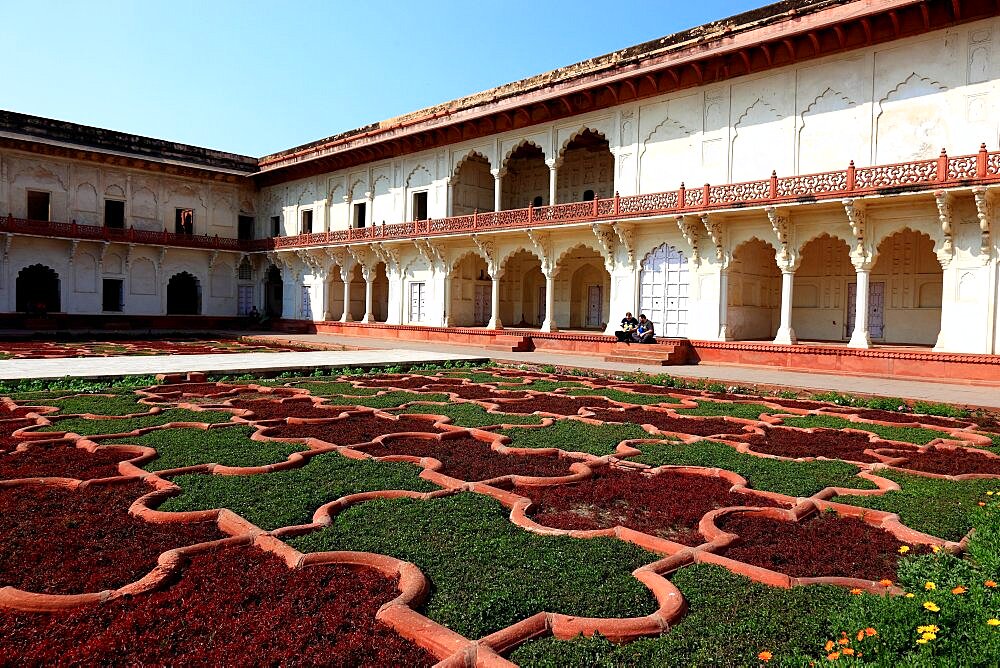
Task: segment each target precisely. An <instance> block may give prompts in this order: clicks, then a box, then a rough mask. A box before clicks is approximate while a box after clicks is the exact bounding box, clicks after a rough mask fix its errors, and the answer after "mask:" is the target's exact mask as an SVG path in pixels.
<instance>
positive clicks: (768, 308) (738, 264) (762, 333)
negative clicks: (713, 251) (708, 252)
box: [726, 237, 781, 341]
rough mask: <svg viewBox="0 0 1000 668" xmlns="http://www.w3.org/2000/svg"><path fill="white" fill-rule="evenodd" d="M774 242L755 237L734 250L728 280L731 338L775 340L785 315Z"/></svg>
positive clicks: (727, 319) (728, 322) (728, 324)
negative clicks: (780, 321)
mask: <svg viewBox="0 0 1000 668" xmlns="http://www.w3.org/2000/svg"><path fill="white" fill-rule="evenodd" d="M775 252H776V251H775V248H774V246H773V245H772V244H770V243H768V242H766V241H762V240H760V239H758V238H757V237H753V238H752V239H749V240H747V241H744V242H743V243H741V244H740V245H739V246H737V247H736V250H734V251H733V258H732V260H731V261H730V263H729V273H728V277H727V280H728V281H729V283H728V288H727V293H728V298H729V299H728V304H727V306H726V325H727V335H728V337H729V338H731V339H734V340H738V341H757V340H761V341H765V340H766V341H773V340H774V337H775V335H776V334H777V332H778V324H779V320H780V317H781V272H780V271H779V270H778V265H777V263H776V262H775V261H774V256H775Z"/></svg>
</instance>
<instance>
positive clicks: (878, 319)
mask: <svg viewBox="0 0 1000 668" xmlns="http://www.w3.org/2000/svg"><path fill="white" fill-rule="evenodd" d="M943 288H944V271H943V270H942V268H941V264H940V262H938V258H937V255H936V254H935V252H934V241H933V240H932V239H931V238H930V236H928V235H927V234H926V233H923V232H918V231H915V230H913V229H911V228H909V227H906V228H904V229H902V230H899V231H897V232H894V233H892V234H890V235H889V236H887V237H885V238H884V239H882V241H881V242H880V243H879V245H878V253H877V255H876V257H875V263H874V264H873V265H872V271H871V279H870V283H869V290H868V295H869V296H868V305H869V309H868V314H869V315H868V320H869V323H868V329H869V336H870V337H871V339H872V340H873V341H876V342H877V341H880V340H881V341H882V342H884V343H900V344H911V345H912V344H916V345H934V344H935V343H936V342H937V339H938V334H939V333H940V331H941V302H942V292H943ZM849 301H850V300H849ZM853 322H854V317H853V315H852V316H851V317H850V324H851V325H853Z"/></svg>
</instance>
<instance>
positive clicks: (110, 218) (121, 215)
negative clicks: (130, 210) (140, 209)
mask: <svg viewBox="0 0 1000 668" xmlns="http://www.w3.org/2000/svg"><path fill="white" fill-rule="evenodd" d="M104 227H110V228H112V229H115V230H124V229H125V202H123V201H121V200H118V199H106V200H104Z"/></svg>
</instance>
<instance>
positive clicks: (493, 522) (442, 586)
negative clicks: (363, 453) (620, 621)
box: [289, 493, 657, 638]
mask: <svg viewBox="0 0 1000 668" xmlns="http://www.w3.org/2000/svg"><path fill="white" fill-rule="evenodd" d="M508 514H509V511H508V510H507V509H506V508H504V507H503V506H502V505H500V503H498V502H497V501H495V500H493V499H491V498H489V497H486V496H482V495H478V494H471V493H462V494H456V495H453V496H448V497H444V498H437V499H432V500H430V501H416V500H413V499H393V500H376V501H369V502H366V503H362V504H359V505H357V506H353V507H351V508H348V509H347V510H345V511H344V512H343V513H340V514H339V515H337V517H336V519H335V521H334V523H333V524H332V525H331V526H329V527H327V528H325V529H323V530H322V531H319V532H316V533H313V534H307V535H305V536H301V537H299V538H295V539H292V540H291V541H289V542H290V543H291V544H292V546H293V547H295V548H297V549H299V550H302V551H304V552H319V551H325V550H360V551H364V552H375V553H378V554H387V555H390V556H393V557H397V558H399V559H403V560H405V561H410V562H412V563H414V564H416V565H417V567H419V568H420V570H421V571H423V573H424V574H425V575H427V577H428V578H429V579H430V581H431V584H432V589H431V595H430V598H429V599H428V601H427V603H426V605H425V606H424V608H423V609H422V611H423V612H424V613H426V614H427V615H428V616H429V617H430V618H431V619H433V620H435V621H437V622H440V623H441V624H444V625H445V626H448V627H449V628H452V629H454V630H455V631H457V632H458V633H461V634H463V635H465V636H466V637H469V638H478V637H482V636H484V635H487V634H489V633H492V632H494V631H497V630H499V629H502V628H504V627H506V626H508V625H510V624H513V623H514V622H517V621H520V620H522V619H524V618H526V617H529V616H531V615H533V614H535V613H537V612H542V611H550V612H561V613H565V614H569V615H580V616H587V617H591V616H594V617H631V616H636V615H646V614H649V613H651V612H653V611H654V610H655V609H656V601H655V599H654V598H653V596H652V594H651V593H650V591H649V590H648V589H647V588H646V587H645V586H644V585H643V584H642V583H640V582H639V581H638V580H636V579H635V578H634V577H633V576H632V571H633V570H634V569H636V568H638V567H639V566H642V565H643V564H646V563H649V562H651V561H654V560H656V559H657V556H656V555H655V554H652V553H650V552H646V551H645V550H642V549H640V548H638V547H636V546H634V545H631V544H629V543H625V542H623V541H619V540H615V539H612V538H597V539H588V540H579V539H574V538H569V537H565V536H540V535H538V534H534V533H531V532H528V531H525V530H523V529H521V528H519V527H517V526H515V525H514V524H512V523H511V522H510V521H509V520H508Z"/></svg>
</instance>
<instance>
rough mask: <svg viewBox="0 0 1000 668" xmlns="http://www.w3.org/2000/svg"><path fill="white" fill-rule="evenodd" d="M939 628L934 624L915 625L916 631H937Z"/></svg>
mask: <svg viewBox="0 0 1000 668" xmlns="http://www.w3.org/2000/svg"><path fill="white" fill-rule="evenodd" d="M940 630H941V629H939V628H938V627H936V626H934V625H933V624H927V625H926V626H918V627H917V633H937V632H938V631H940Z"/></svg>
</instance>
